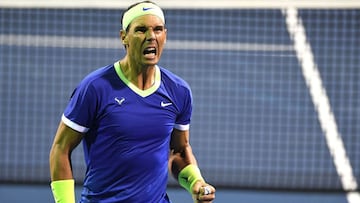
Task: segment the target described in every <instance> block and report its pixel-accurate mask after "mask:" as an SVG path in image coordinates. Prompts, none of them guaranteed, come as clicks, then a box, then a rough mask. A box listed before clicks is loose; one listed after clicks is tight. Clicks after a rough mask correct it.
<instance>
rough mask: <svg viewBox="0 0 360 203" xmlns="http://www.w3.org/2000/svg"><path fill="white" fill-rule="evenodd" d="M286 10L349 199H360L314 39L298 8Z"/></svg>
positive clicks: (323, 129) (329, 145)
mask: <svg viewBox="0 0 360 203" xmlns="http://www.w3.org/2000/svg"><path fill="white" fill-rule="evenodd" d="M283 14H284V15H285V18H286V25H287V29H288V32H289V34H290V37H291V39H292V41H293V42H294V49H295V52H296V55H297V58H298V61H299V63H300V64H301V70H302V73H303V76H304V79H305V82H306V85H307V86H308V88H309V91H310V95H311V99H312V102H313V104H314V106H315V109H316V111H317V113H318V119H319V122H320V125H321V129H322V131H323V134H324V136H325V139H326V143H327V146H328V148H329V151H330V153H331V156H332V157H333V162H334V164H335V168H336V171H337V173H338V175H339V177H340V180H341V184H342V188H343V189H344V190H345V191H348V192H347V200H348V202H349V203H359V202H360V194H359V192H350V191H356V190H357V189H358V185H357V182H356V177H355V175H354V173H353V170H352V167H351V164H350V160H349V158H348V156H347V155H346V149H345V147H344V143H343V140H342V138H341V135H340V132H339V130H338V127H337V123H336V121H335V116H334V113H333V111H332V109H331V105H330V102H329V98H328V96H327V93H326V89H325V87H324V86H323V84H322V80H321V77H320V73H319V70H318V67H317V64H316V63H315V61H314V55H313V53H312V50H311V46H310V43H308V40H307V39H306V34H305V27H304V25H303V23H302V20H301V18H300V16H298V12H297V9H296V8H288V9H286V10H283Z"/></svg>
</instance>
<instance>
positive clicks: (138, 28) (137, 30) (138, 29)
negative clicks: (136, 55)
mask: <svg viewBox="0 0 360 203" xmlns="http://www.w3.org/2000/svg"><path fill="white" fill-rule="evenodd" d="M146 30H147V29H146V27H136V28H135V32H141V33H145V32H146Z"/></svg>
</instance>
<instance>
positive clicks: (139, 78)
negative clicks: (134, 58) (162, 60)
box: [119, 60, 156, 90]
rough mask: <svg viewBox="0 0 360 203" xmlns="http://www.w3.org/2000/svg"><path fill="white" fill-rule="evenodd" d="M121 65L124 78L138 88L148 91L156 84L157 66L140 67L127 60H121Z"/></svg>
mask: <svg viewBox="0 0 360 203" xmlns="http://www.w3.org/2000/svg"><path fill="white" fill-rule="evenodd" d="M119 63H120V68H121V71H122V72H123V74H124V76H125V77H126V78H127V79H128V80H129V81H130V82H131V83H132V84H134V85H135V86H136V87H137V88H139V89H141V90H146V89H149V88H150V87H151V86H153V84H154V82H155V71H156V68H155V67H156V66H155V65H152V66H139V65H135V64H132V63H130V62H129V61H127V60H121V61H120V62H119Z"/></svg>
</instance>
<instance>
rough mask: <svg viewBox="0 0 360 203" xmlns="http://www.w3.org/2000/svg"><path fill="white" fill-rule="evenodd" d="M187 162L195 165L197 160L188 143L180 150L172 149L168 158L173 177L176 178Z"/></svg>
mask: <svg viewBox="0 0 360 203" xmlns="http://www.w3.org/2000/svg"><path fill="white" fill-rule="evenodd" d="M189 164H193V165H196V166H197V161H196V158H195V156H194V154H193V153H192V149H191V146H190V145H187V146H186V147H184V148H182V149H181V150H176V149H175V150H173V151H172V153H171V158H170V168H171V172H172V175H173V177H174V178H175V179H178V176H179V173H180V171H181V170H182V169H183V168H185V167H186V166H187V165H189Z"/></svg>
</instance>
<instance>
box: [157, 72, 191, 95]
mask: <svg viewBox="0 0 360 203" xmlns="http://www.w3.org/2000/svg"><path fill="white" fill-rule="evenodd" d="M159 68H160V71H161V79H162V80H163V82H165V83H166V84H169V83H170V84H171V85H173V86H175V87H178V88H184V89H187V90H189V91H190V85H189V84H188V83H187V82H186V81H185V80H184V79H183V78H181V77H180V76H178V75H176V74H174V73H173V72H171V71H170V70H168V69H166V68H163V67H160V66H159Z"/></svg>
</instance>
